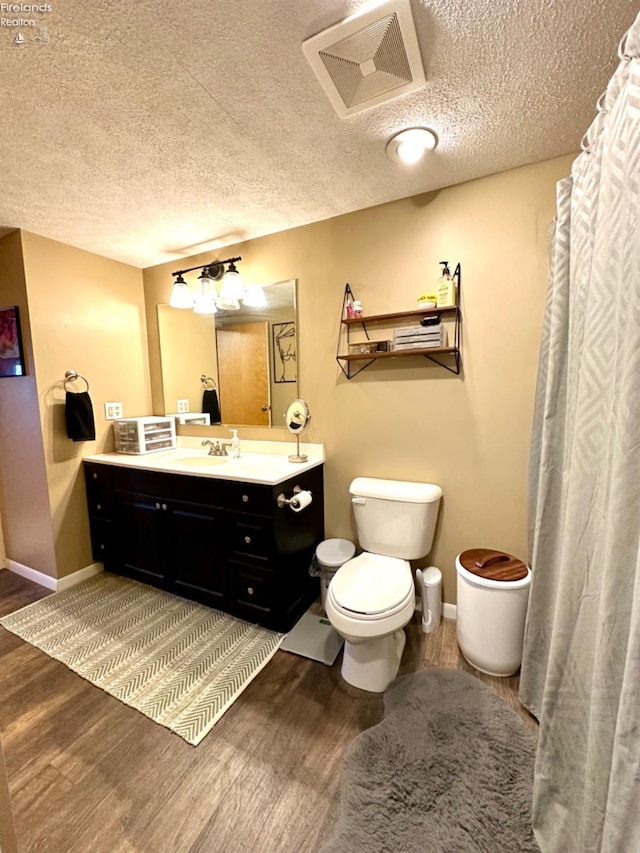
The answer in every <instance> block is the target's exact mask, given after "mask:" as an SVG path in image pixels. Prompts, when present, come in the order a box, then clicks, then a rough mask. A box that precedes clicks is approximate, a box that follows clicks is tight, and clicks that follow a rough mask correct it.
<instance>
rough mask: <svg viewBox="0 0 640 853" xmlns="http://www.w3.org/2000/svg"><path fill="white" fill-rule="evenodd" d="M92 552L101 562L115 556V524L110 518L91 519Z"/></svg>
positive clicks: (95, 558) (94, 557)
mask: <svg viewBox="0 0 640 853" xmlns="http://www.w3.org/2000/svg"><path fill="white" fill-rule="evenodd" d="M91 552H92V554H93V559H94V560H97V561H98V562H99V563H104V561H105V560H108V559H110V558H111V557H112V556H113V526H112V524H111V521H109V520H108V519H105V518H92V519H91Z"/></svg>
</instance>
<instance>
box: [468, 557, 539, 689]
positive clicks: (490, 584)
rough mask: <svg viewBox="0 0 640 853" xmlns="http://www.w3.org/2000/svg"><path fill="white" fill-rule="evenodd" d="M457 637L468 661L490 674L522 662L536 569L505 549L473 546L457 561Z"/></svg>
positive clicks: (515, 667)
mask: <svg viewBox="0 0 640 853" xmlns="http://www.w3.org/2000/svg"><path fill="white" fill-rule="evenodd" d="M456 572H457V575H458V583H457V589H458V605H457V613H456V633H457V637H458V645H459V646H460V651H461V652H462V654H463V655H464V657H465V659H466V660H467V661H468V662H469V663H470V664H471V666H474V667H475V668H476V669H478V670H480V672H484V673H486V674H487V675H498V676H508V675H513V674H514V673H515V672H517V670H518V667H519V666H520V664H521V663H522V644H523V641H524V625H525V620H526V616H527V604H528V602H529V587H530V585H531V570H530V569H529V567H528V566H527V565H526V564H525V563H523V562H522V560H519V559H518V558H517V557H513V556H512V555H511V554H506V553H505V552H504V551H493V550H491V549H489V548H471V549H469V550H468V551H463V552H462V553H461V554H459V555H458V556H457V558H456Z"/></svg>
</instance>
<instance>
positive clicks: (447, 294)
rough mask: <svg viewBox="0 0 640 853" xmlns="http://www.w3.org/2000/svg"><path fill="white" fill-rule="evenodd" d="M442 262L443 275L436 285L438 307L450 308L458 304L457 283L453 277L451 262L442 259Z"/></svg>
mask: <svg viewBox="0 0 640 853" xmlns="http://www.w3.org/2000/svg"><path fill="white" fill-rule="evenodd" d="M440 263H441V264H442V275H441V276H440V278H439V279H438V284H437V287H436V291H437V294H438V295H437V299H438V308H449V307H451V306H453V305H455V304H456V283H455V281H454V280H453V279H452V278H451V272H450V271H449V262H448V261H440Z"/></svg>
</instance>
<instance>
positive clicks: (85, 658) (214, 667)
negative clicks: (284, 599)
mask: <svg viewBox="0 0 640 853" xmlns="http://www.w3.org/2000/svg"><path fill="white" fill-rule="evenodd" d="M0 625H3V626H4V627H5V628H6V629H7V630H8V631H11V632H12V633H13V634H17V635H18V636H19V637H21V638H22V639H23V640H26V642H27V643H31V645H33V646H36V647H37V648H39V649H41V650H42V651H43V652H46V654H48V655H49V656H50V657H52V658H55V659H56V660H59V661H61V662H62V663H64V664H66V666H68V667H69V669H72V670H73V671H74V672H77V673H78V675H81V676H82V677H83V678H86V679H87V681H90V682H91V683H92V684H95V685H96V686H97V687H100V688H102V690H104V691H105V692H106V693H109V694H110V695H111V696H115V697H116V699H120V700H121V701H122V702H124V703H125V704H126V705H130V706H131V707H132V708H135V709H136V710H137V711H140V712H141V713H142V714H145V716H147V717H149V718H150V719H151V720H153V721H154V722H156V723H160V725H162V726H165V727H166V728H168V729H170V730H171V731H172V732H175V733H176V734H177V735H180V737H181V738H184V740H186V741H187V742H188V743H190V744H193V745H194V746H195V745H196V744H198V743H200V741H201V740H202V739H203V738H204V736H205V735H206V734H207V732H209V731H210V730H211V729H212V728H213V726H214V725H215V724H216V722H217V721H218V720H219V719H220V717H221V716H222V715H223V714H224V712H225V711H226V710H227V708H229V706H230V705H231V704H232V703H233V702H234V701H235V700H236V699H237V698H238V696H239V695H240V694H241V693H242V691H243V690H244V689H245V687H246V686H247V685H248V684H249V683H250V682H251V680H252V679H253V678H255V676H256V675H257V674H258V673H259V672H260V670H261V669H262V668H263V667H264V666H266V664H267V663H268V662H269V661H270V660H271V658H272V657H273V655H274V654H275V653H276V651H277V650H278V647H279V646H280V643H281V642H282V640H283V639H284V637H285V635H284V634H277V633H275V632H274V631H268V630H267V629H266V628H261V627H259V626H257V625H252V624H250V623H249V622H243V621H242V620H240V619H236V618H234V617H233V616H229V615H227V614H226V613H221V612H220V611H218V610H212V609H211V608H209V607H205V606H204V605H202V604H196V603H195V602H192V601H187V600H185V599H183V598H178V597H177V596H175V595H171V594H169V593H166V592H162V591H161V590H157V589H154V588H153V587H150V586H146V585H144V584H140V583H136V582H135V581H130V580H127V579H125V578H121V577H118V576H117V575H111V574H108V573H107V572H104V573H102V574H100V575H97V576H96V577H94V578H91V579H90V580H88V581H85V582H84V583H81V584H78V585H77V586H74V587H72V588H70V589H67V590H64V591H63V592H56V593H54V594H53V595H50V596H48V597H47V598H43V599H41V600H40V601H37V602H35V603H34V604H29V605H28V606H27V607H23V608H22V609H21V610H18V611H16V612H15V613H11V614H10V615H9V616H5V617H3V618H2V619H0Z"/></svg>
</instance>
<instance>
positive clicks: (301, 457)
mask: <svg viewBox="0 0 640 853" xmlns="http://www.w3.org/2000/svg"><path fill="white" fill-rule="evenodd" d="M308 460H309V457H308V456H307V454H306V453H300V436H299V435H298V434H296V452H295V453H292V454H291V456H289V462H308Z"/></svg>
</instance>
